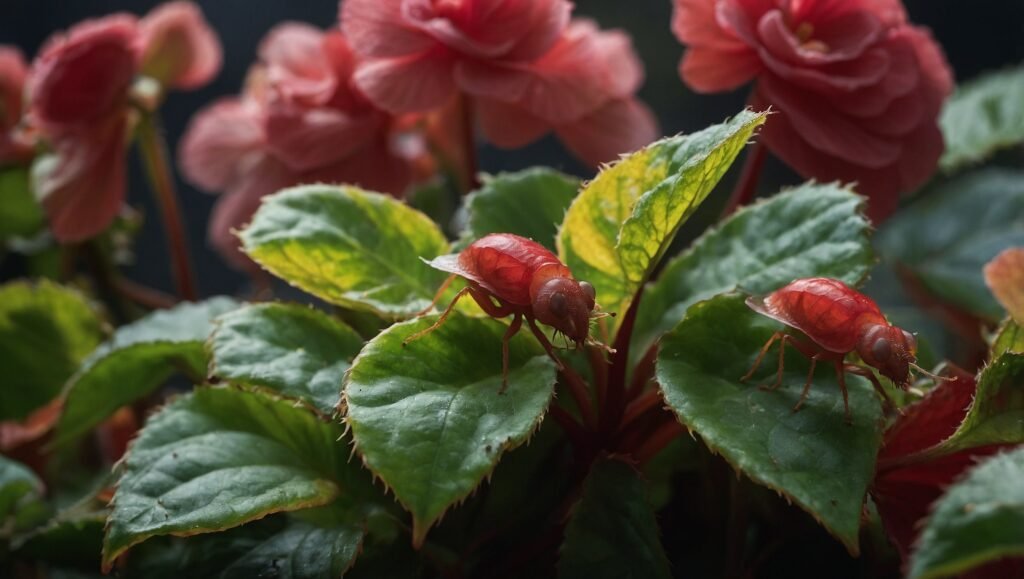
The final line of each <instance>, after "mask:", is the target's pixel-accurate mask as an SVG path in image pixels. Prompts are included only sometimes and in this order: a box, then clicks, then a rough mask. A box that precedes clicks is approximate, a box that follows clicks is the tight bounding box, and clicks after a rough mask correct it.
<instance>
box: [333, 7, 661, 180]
mask: <svg viewBox="0 0 1024 579" xmlns="http://www.w3.org/2000/svg"><path fill="white" fill-rule="evenodd" d="M571 10H572V4H571V3H570V2H568V1H567V0H344V1H343V2H342V4H341V27H342V30H343V31H344V32H345V35H346V36H347V37H348V38H349V39H350V41H351V43H352V47H353V49H354V50H355V51H356V52H357V53H358V55H359V57H360V60H359V62H358V64H357V66H356V71H355V83H356V85H357V86H358V87H359V88H360V89H361V90H362V91H363V92H364V93H365V94H366V95H367V96H368V97H369V98H370V100H372V101H373V102H374V103H375V104H377V105H378V106H381V107H383V108H385V109H387V110H389V111H391V112H393V113H412V112H425V111H430V110H435V109H438V108H440V107H443V106H444V105H445V104H446V103H448V102H449V101H451V100H452V99H453V98H455V97H456V96H457V95H459V94H464V95H466V96H468V97H469V98H471V99H472V102H473V104H474V105H475V108H476V116H477V118H478V120H479V122H480V126H481V128H482V129H483V133H484V135H485V136H486V137H487V139H488V140H490V141H491V142H492V143H494V144H496V145H498V146H501V147H520V146H523V145H525V144H527V143H530V142H532V141H534V140H536V139H538V138H540V137H541V136H543V135H544V134H546V133H548V132H551V131H554V132H555V134H557V135H558V137H559V138H560V139H561V140H562V141H563V142H564V143H565V144H566V146H567V147H569V149H570V150H572V151H573V152H574V153H576V154H577V155H578V156H579V157H581V158H582V159H583V160H585V161H587V162H589V163H591V164H595V165H596V164H599V163H602V162H606V161H611V160H614V159H616V158H617V157H618V155H620V154H622V153H626V152H629V151H632V150H635V149H638V148H640V147H642V146H643V145H646V144H647V143H649V142H651V141H652V140H654V139H655V137H656V136H657V126H656V122H655V120H654V117H653V115H651V113H650V111H649V110H648V109H647V107H646V106H644V105H643V104H642V103H640V102H639V101H638V100H636V98H635V97H634V96H633V95H634V93H635V92H636V90H637V89H638V88H639V86H640V84H641V82H642V81H643V66H642V65H641V63H640V61H639V59H638V58H637V57H636V54H635V53H634V51H633V49H632V46H631V44H630V40H629V37H628V36H627V35H625V34H624V33H622V32H619V31H602V30H599V29H598V28H597V26H596V25H595V24H594V23H593V22H590V21H587V20H570V17H569V15H570V12H571Z"/></svg>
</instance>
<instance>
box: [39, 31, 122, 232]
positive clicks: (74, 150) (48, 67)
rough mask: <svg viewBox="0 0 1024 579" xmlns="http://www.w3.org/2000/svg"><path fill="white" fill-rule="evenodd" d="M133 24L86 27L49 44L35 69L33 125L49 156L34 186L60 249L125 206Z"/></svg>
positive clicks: (94, 229) (99, 227)
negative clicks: (48, 150) (46, 142)
mask: <svg viewBox="0 0 1024 579" xmlns="http://www.w3.org/2000/svg"><path fill="white" fill-rule="evenodd" d="M135 24H136V23H135V19H134V18H132V17H130V16H127V15H114V16H109V17H106V18H103V19H99V20H88V21H85V22H83V23H81V24H79V25H77V26H75V27H73V28H72V29H71V30H70V31H69V32H68V33H67V35H59V36H55V37H54V38H52V39H50V41H49V42H48V43H47V45H46V47H45V48H44V49H43V51H42V53H41V54H40V55H39V56H38V57H37V58H36V60H35V62H34V63H33V65H32V73H31V78H30V81H29V87H30V88H29V90H30V91H31V94H32V103H31V110H30V118H31V120H32V122H33V123H34V124H35V125H36V126H37V127H38V128H39V129H40V131H41V133H42V135H43V136H44V137H45V138H46V139H47V140H48V141H49V142H50V146H51V148H52V150H53V152H52V154H49V155H46V156H44V157H42V158H41V159H39V160H38V161H37V162H36V166H35V167H34V169H33V178H34V182H35V189H36V196H37V197H38V198H39V199H40V200H41V201H42V203H43V208H44V209H45V210H46V213H47V216H48V218H49V221H50V230H51V231H52V232H53V235H54V237H56V238H57V240H59V241H61V242H73V241H81V240H83V239H87V238H89V237H92V236H94V235H96V234H97V233H99V232H101V231H103V230H104V229H106V228H107V226H108V225H110V223H111V222H112V221H113V220H114V218H115V217H117V214H118V212H119V211H120V210H121V205H122V204H123V203H124V192H125V178H126V176H125V162H124V157H125V148H126V146H127V133H128V131H129V128H128V116H129V109H128V90H129V88H130V86H131V83H132V80H133V79H134V77H135V70H136V65H135V62H136V51H135V32H136V28H135Z"/></svg>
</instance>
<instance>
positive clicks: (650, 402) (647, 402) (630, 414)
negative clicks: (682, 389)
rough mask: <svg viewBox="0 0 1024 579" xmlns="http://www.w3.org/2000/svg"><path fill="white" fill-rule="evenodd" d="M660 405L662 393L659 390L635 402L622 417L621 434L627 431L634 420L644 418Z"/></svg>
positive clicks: (652, 391)
mask: <svg viewBox="0 0 1024 579" xmlns="http://www.w3.org/2000/svg"><path fill="white" fill-rule="evenodd" d="M659 404H661V392H660V391H659V390H651V391H650V392H648V393H646V394H644V395H643V396H641V397H640V398H637V399H636V400H634V401H633V402H632V403H631V404H630V405H629V406H627V407H626V412H625V413H624V414H623V415H622V426H621V427H620V432H622V431H625V429H627V428H629V426H630V424H632V423H633V421H634V420H636V419H637V418H639V417H640V416H643V415H644V414H646V413H647V412H648V411H649V410H651V409H652V408H657V407H658V405H659Z"/></svg>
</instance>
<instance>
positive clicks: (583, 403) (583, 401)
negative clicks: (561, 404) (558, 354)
mask: <svg viewBox="0 0 1024 579" xmlns="http://www.w3.org/2000/svg"><path fill="white" fill-rule="evenodd" d="M562 364H563V365H562V377H563V378H565V385H566V386H567V387H568V388H569V392H570V393H571V394H572V398H573V400H575V401H576V406H577V408H579V410H580V416H581V417H582V418H583V423H584V424H586V425H587V426H590V427H591V428H593V427H595V426H597V416H596V415H595V413H594V405H593V404H591V403H590V393H589V392H588V391H587V384H586V382H584V381H583V378H581V377H580V375H579V374H577V373H576V370H573V369H572V368H571V367H570V366H569V365H568V364H566V363H565V362H563V363H562Z"/></svg>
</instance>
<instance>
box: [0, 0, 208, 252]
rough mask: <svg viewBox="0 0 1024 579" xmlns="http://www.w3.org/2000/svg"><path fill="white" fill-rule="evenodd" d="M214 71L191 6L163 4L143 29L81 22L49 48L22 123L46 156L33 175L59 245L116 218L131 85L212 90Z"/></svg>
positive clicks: (110, 20)
mask: <svg viewBox="0 0 1024 579" xmlns="http://www.w3.org/2000/svg"><path fill="white" fill-rule="evenodd" d="M220 63H221V52H220V45H219V44H218V41H217V38H216V36H215V35H214V33H213V31H212V30H211V29H210V28H209V26H208V25H207V23H206V22H205V20H204V19H203V16H202V14H201V13H200V12H199V9H198V8H196V6H195V5H194V4H192V3H190V2H172V3H170V4H165V5H163V6H161V7H159V8H157V9H155V10H154V11H153V12H151V13H150V14H149V15H147V16H146V17H145V18H143V19H141V20H138V19H136V18H135V17H134V16H131V15H128V14H115V15H112V16H107V17H105V18H101V19H97V20H89V21H85V22H82V23H80V24H78V25H76V26H75V27H73V28H71V29H70V30H69V31H68V32H67V33H66V34H58V35H55V36H54V37H52V38H51V39H50V40H49V41H48V42H47V43H46V45H45V46H44V47H43V49H42V50H41V52H40V54H39V56H38V57H37V58H36V59H35V61H34V62H33V64H32V69H31V72H30V73H29V74H28V79H27V87H28V88H27V90H28V92H29V94H30V96H31V98H30V105H29V109H28V111H27V117H26V119H25V121H26V122H25V124H26V125H27V126H28V127H31V131H33V132H34V133H35V134H36V135H37V136H38V137H40V138H42V139H43V140H44V141H45V142H46V143H47V144H48V146H49V148H50V151H51V154H49V155H46V156H44V157H42V158H40V159H38V160H37V161H36V166H35V167H34V169H33V174H34V179H35V189H36V195H37V197H39V198H40V199H41V200H42V203H43V206H44V208H45V210H46V213H47V215H48V217H49V220H50V229H51V231H52V232H53V235H54V236H55V237H56V238H57V239H58V240H59V241H62V242H72V241H80V240H83V239H87V238H89V237H92V236H94V235H96V234H97V233H99V232H101V231H103V230H104V229H106V227H107V226H109V225H110V223H111V222H112V221H113V220H114V218H115V217H116V216H117V214H118V212H119V211H120V209H121V206H122V204H123V202H124V196H125V180H126V173H125V149H126V147H127V144H128V141H129V138H130V135H131V131H132V127H133V122H134V119H135V115H136V114H137V111H136V109H135V108H134V107H133V103H132V100H131V89H132V86H133V83H134V82H135V80H136V79H137V78H138V77H139V76H140V75H145V76H148V77H150V78H151V79H153V80H154V81H156V82H158V83H159V84H160V86H162V87H165V88H181V89H189V88H194V87H197V86H199V85H202V84H204V83H206V82H207V81H209V80H210V79H211V78H212V77H213V76H214V75H215V74H216V73H217V71H218V70H219V69H220ZM5 68H6V67H5ZM3 82H4V88H5V89H6V87H7V86H8V82H7V81H6V79H5V81H3ZM8 94H9V93H8ZM10 98H11V97H10V96H8V97H6V98H5V101H6V102H5V108H4V115H2V116H3V120H4V125H3V126H4V127H5V128H9V127H10V126H11V125H10V124H9V123H8V122H7V121H9V120H10V114H9V109H8V108H7V107H9V106H10V107H11V108H13V106H12V105H8V104H7V103H8V102H12V103H13V102H15V101H13V100H10Z"/></svg>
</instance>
